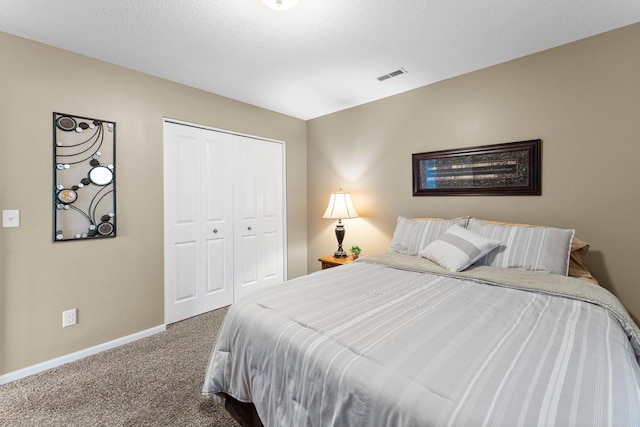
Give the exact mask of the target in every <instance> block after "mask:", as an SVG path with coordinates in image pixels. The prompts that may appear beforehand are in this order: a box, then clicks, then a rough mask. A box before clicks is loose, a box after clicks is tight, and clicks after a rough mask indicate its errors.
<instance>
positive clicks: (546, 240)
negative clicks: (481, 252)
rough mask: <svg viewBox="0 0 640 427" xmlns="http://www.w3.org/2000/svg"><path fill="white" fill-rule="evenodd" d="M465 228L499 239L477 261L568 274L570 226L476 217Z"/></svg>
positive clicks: (492, 264)
mask: <svg viewBox="0 0 640 427" xmlns="http://www.w3.org/2000/svg"><path fill="white" fill-rule="evenodd" d="M467 228H468V229H469V230H471V231H475V232H476V233H479V234H482V235H483V236H485V237H488V238H490V239H495V240H500V241H501V242H502V245H500V246H499V247H498V248H496V249H495V250H493V251H492V252H490V253H489V254H488V255H487V256H485V257H484V258H481V259H479V260H478V261H477V262H476V265H491V266H494V267H502V268H518V269H522V270H532V271H543V272H548V273H553V274H560V275H562V276H566V275H567V271H568V270H569V258H570V253H571V241H572V240H573V235H574V234H575V230H573V229H563V228H553V227H521V226H515V225H500V224H491V223H485V222H483V221H480V220H478V219H475V218H471V219H470V220H469V224H468V226H467Z"/></svg>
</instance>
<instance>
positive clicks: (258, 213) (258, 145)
mask: <svg viewBox="0 0 640 427" xmlns="http://www.w3.org/2000/svg"><path fill="white" fill-rule="evenodd" d="M233 146H234V159H235V160H234V163H233V169H234V170H233V174H234V177H235V179H234V196H235V199H234V214H233V216H234V224H235V225H234V256H233V258H234V265H235V267H234V298H235V299H236V300H237V299H238V298H240V297H242V296H244V295H246V294H247V293H248V292H251V291H254V290H256V289H259V288H262V287H265V286H267V285H270V284H277V283H281V282H283V281H284V212H283V210H284V203H283V191H284V185H283V184H284V156H283V150H284V148H283V146H282V144H281V143H277V142H272V141H265V140H259V139H253V138H249V137H242V136H234V139H233Z"/></svg>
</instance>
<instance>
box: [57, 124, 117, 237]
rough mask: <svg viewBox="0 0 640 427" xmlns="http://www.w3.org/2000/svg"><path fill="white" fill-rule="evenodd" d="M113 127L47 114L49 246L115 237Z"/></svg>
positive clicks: (114, 132)
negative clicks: (50, 208) (50, 161)
mask: <svg viewBox="0 0 640 427" xmlns="http://www.w3.org/2000/svg"><path fill="white" fill-rule="evenodd" d="M115 164H116V124H115V122H108V121H105V120H98V119H90V118H87V117H80V116H73V115H70V114H62V113H53V241H54V242H60V241H68V240H86V239H96V238H107V237H116V168H115Z"/></svg>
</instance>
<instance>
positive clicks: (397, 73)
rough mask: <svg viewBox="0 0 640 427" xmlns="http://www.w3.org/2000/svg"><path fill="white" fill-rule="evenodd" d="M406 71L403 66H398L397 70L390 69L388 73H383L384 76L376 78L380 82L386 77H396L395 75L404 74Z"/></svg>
mask: <svg viewBox="0 0 640 427" xmlns="http://www.w3.org/2000/svg"><path fill="white" fill-rule="evenodd" d="M406 72H407V70H405V69H404V68H400V69H399V70H396V71H392V72H390V73H389V74H385V75H384V76H380V77H378V80H380V81H381V82H382V81H385V80H387V79H390V78H391V77H396V76H399V75H401V74H405V73H406Z"/></svg>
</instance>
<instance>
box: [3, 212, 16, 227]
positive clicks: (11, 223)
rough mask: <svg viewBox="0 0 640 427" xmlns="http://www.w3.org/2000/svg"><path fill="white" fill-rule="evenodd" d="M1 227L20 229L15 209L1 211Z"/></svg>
mask: <svg viewBox="0 0 640 427" xmlns="http://www.w3.org/2000/svg"><path fill="white" fill-rule="evenodd" d="M2 227H3V228H10V227H20V211H19V210H17V209H12V210H3V211H2Z"/></svg>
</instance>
